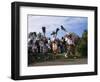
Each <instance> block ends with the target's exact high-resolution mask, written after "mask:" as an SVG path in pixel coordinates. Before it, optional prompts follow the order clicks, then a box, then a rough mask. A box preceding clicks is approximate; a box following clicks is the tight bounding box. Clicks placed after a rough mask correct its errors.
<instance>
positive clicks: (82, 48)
mask: <svg viewBox="0 0 100 82" xmlns="http://www.w3.org/2000/svg"><path fill="white" fill-rule="evenodd" d="M87 38H88V37H87V30H84V32H83V34H82V38H80V40H79V42H78V44H77V46H76V53H77V54H80V55H81V56H83V57H87V45H88V44H87V42H88V41H87Z"/></svg>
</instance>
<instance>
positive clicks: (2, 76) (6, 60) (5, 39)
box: [0, 0, 100, 82]
mask: <svg viewBox="0 0 100 82" xmlns="http://www.w3.org/2000/svg"><path fill="white" fill-rule="evenodd" d="M13 1H14V0H1V1H0V39H1V40H0V82H13V80H11V79H10V75H11V74H10V72H11V67H10V66H11V2H13ZM16 1H17V0H16ZM20 1H28V2H41V3H57V4H71V5H88V6H98V10H100V0H20ZM98 14H100V11H98ZM99 18H100V16H98V22H99V21H100V19H99ZM99 26H100V24H99V25H98V27H99ZM98 30H99V31H100V28H98ZM99 35H100V32H99ZM98 42H100V37H99V41H98ZM98 45H99V48H100V43H99V44H98ZM99 54H100V51H99ZM98 58H100V55H98ZM98 62H100V59H99V61H98ZM99 68H100V63H99ZM99 73H100V71H99ZM99 78H100V75H98V76H82V77H65V78H53V79H39V80H34V81H35V82H40V81H44V82H47V81H48V82H51V81H56V82H57V81H59V82H60V81H63V82H66V81H67V82H78V81H81V82H86V81H88V82H90V81H93V82H94V81H95V82H99ZM28 81H30V82H32V81H33V80H26V82H28Z"/></svg>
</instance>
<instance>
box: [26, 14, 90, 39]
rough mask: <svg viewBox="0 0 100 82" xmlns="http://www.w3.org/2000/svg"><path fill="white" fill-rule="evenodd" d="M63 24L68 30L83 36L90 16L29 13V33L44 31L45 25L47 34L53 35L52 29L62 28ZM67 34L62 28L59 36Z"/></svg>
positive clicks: (48, 35)
mask: <svg viewBox="0 0 100 82" xmlns="http://www.w3.org/2000/svg"><path fill="white" fill-rule="evenodd" d="M61 25H63V26H64V28H66V30H67V31H68V32H74V33H76V34H77V35H79V36H80V37H81V36H82V33H83V31H84V30H86V29H87V27H88V18H87V17H76V16H51V15H50V16H45V15H44V16H43V15H28V33H30V32H37V33H39V32H41V33H42V27H43V26H45V27H46V36H47V37H51V33H52V31H55V30H56V28H59V29H60V28H61V27H60V26H61ZM65 34H66V33H65V32H64V31H62V30H61V29H60V30H59V32H58V35H57V37H58V38H61V37H62V36H64V35H65Z"/></svg>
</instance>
